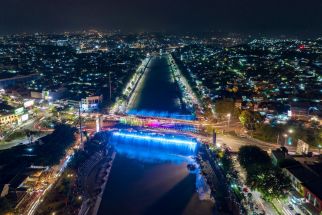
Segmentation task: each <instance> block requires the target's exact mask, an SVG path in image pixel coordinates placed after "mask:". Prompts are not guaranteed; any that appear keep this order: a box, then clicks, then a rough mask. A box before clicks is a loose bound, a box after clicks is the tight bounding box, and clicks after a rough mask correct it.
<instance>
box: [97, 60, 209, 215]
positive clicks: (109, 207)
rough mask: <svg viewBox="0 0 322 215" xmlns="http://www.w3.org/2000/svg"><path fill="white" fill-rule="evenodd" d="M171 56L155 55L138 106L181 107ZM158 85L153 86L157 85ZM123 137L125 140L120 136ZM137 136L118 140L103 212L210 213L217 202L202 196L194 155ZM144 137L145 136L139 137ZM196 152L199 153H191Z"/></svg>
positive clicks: (117, 214)
mask: <svg viewBox="0 0 322 215" xmlns="http://www.w3.org/2000/svg"><path fill="white" fill-rule="evenodd" d="M168 66H169V65H168V64H167V58H166V56H163V57H154V58H153V59H152V60H151V63H150V68H149V69H150V71H149V72H148V73H147V75H146V77H145V81H144V86H142V89H140V96H139V98H138V100H137V101H136V102H135V108H138V109H147V110H156V111H169V112H180V111H181V107H180V105H178V103H177V101H178V97H179V96H180V92H178V91H177V90H176V89H175V87H174V83H173V82H172V81H171V75H170V70H169V68H168ZM152 89H153V91H152ZM119 141H121V142H119ZM133 141H135V140H131V141H128V140H126V139H125V140H117V141H115V142H113V143H110V144H114V146H115V150H116V152H117V153H116V157H115V160H114V162H113V166H112V169H111V173H110V175H109V179H108V182H107V185H106V187H105V191H104V194H103V199H102V202H101V205H100V208H99V212H98V214H99V215H108V214H111V215H141V214H142V215H172V214H173V215H180V214H184V215H208V214H212V207H213V203H212V202H210V201H201V200H199V196H198V193H197V192H196V181H197V180H196V174H195V173H191V172H189V170H188V169H187V164H189V163H191V162H193V160H192V157H191V156H189V155H187V154H184V155H182V154H181V155H180V152H179V150H178V153H176V152H175V151H173V150H171V151H167V150H160V149H158V148H153V147H151V145H149V144H147V145H149V146H147V147H144V144H133ZM137 141H144V140H137ZM191 155H193V154H191Z"/></svg>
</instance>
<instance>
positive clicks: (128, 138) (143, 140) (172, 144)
mask: <svg viewBox="0 0 322 215" xmlns="http://www.w3.org/2000/svg"><path fill="white" fill-rule="evenodd" d="M110 141H111V143H112V144H114V145H116V146H117V145H118V144H130V145H135V146H138V147H144V148H145V149H158V150H162V151H167V152H170V153H174V154H185V155H192V154H195V152H196V150H197V147H198V142H197V140H196V139H194V138H190V137H187V136H183V135H173V134H163V133H152V132H145V131H128V130H120V131H114V132H112V133H111V138H110Z"/></svg>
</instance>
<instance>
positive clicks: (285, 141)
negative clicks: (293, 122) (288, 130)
mask: <svg viewBox="0 0 322 215" xmlns="http://www.w3.org/2000/svg"><path fill="white" fill-rule="evenodd" d="M283 137H284V146H285V145H286V143H287V137H288V135H287V134H283Z"/></svg>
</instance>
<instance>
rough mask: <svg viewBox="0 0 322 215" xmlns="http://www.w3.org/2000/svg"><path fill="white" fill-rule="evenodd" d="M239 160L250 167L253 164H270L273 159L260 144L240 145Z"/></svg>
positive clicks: (246, 166)
mask: <svg viewBox="0 0 322 215" xmlns="http://www.w3.org/2000/svg"><path fill="white" fill-rule="evenodd" d="M238 160H239V162H240V165H241V166H242V167H244V168H245V169H249V168H251V167H252V166H253V165H261V166H268V165H270V163H271V159H270V157H269V156H268V154H267V153H266V152H265V151H263V150H262V149H261V148H259V147H258V146H242V147H240V149H239V152H238Z"/></svg>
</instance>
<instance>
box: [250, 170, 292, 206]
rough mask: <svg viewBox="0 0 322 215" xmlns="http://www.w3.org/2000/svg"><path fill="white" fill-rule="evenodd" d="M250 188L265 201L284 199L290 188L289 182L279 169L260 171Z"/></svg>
mask: <svg viewBox="0 0 322 215" xmlns="http://www.w3.org/2000/svg"><path fill="white" fill-rule="evenodd" d="M252 188H254V189H257V190H258V191H259V192H260V193H261V194H262V195H263V197H264V198H265V199H266V200H269V201H271V200H273V199H276V198H279V199H284V198H286V197H287V192H288V190H289V189H290V188H291V181H290V179H289V178H288V177H287V176H286V175H284V173H283V172H282V171H281V169H279V168H269V169H264V170H261V172H260V174H258V175H257V178H256V180H254V181H253V186H252Z"/></svg>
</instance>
